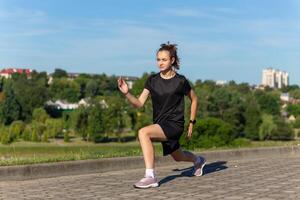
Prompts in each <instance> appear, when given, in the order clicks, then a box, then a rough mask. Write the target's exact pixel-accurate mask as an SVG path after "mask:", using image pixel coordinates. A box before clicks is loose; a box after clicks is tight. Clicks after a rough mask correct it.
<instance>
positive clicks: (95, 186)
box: [0, 155, 300, 200]
mask: <svg viewBox="0 0 300 200" xmlns="http://www.w3.org/2000/svg"><path fill="white" fill-rule="evenodd" d="M299 166H300V155H285V156H281V157H279V156H274V157H270V156H268V157H265V158H261V157H260V158H255V157H247V158H241V159H239V160H236V159H234V160H230V159H228V160H221V161H220V160H208V164H207V167H206V168H205V170H204V172H205V173H204V176H202V177H192V176H191V172H192V171H191V170H192V169H191V164H189V163H183V162H181V163H176V162H174V164H173V165H168V166H164V167H159V168H157V169H156V174H157V177H158V178H159V180H160V183H161V185H160V187H158V188H151V189H146V190H142V189H135V188H133V184H134V183H135V182H136V181H138V180H139V179H140V178H142V176H143V174H144V169H131V170H123V171H112V172H106V173H95V174H87V175H72V176H62V177H55V178H43V179H35V180H26V181H6V182H0V200H2V199H5V200H11V199H18V200H19V199H20V200H23V199H24V200H25V199H30V200H35V199H89V200H93V199H101V200H115V199H118V200H119V199H132V200H135V199H141V198H143V199H168V200H172V199H184V200H189V199H205V200H218V199H229V200H235V199H243V200H250V199H261V200H262V199H264V200H277V199H280V200H282V199H284V200H289V199H300V167H299Z"/></svg>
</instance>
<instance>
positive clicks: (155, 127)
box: [118, 42, 206, 188]
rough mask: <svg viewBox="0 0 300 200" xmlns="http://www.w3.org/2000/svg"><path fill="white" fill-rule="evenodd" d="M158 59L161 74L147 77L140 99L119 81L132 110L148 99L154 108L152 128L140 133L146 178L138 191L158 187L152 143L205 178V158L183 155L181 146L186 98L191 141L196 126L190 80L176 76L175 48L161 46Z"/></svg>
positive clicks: (167, 45)
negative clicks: (158, 143)
mask: <svg viewBox="0 0 300 200" xmlns="http://www.w3.org/2000/svg"><path fill="white" fill-rule="evenodd" d="M156 57H157V66H158V68H159V72H158V73H156V74H152V75H150V76H149V77H148V79H147V81H146V83H145V86H144V90H143V91H142V93H141V94H140V96H139V97H138V98H136V97H135V96H133V95H132V94H130V93H129V90H128V86H127V84H126V82H125V81H124V80H123V79H122V78H121V77H120V78H119V79H118V87H119V89H120V91H121V92H122V93H123V94H124V95H125V96H126V98H127V99H128V100H129V102H130V103H131V104H132V105H133V106H135V107H136V108H140V107H142V106H143V105H144V104H145V102H146V100H147V98H148V96H149V95H151V99H152V104H153V124H151V125H149V126H146V127H143V128H141V129H140V130H139V131H138V137H139V141H140V145H141V148H142V151H143V156H144V161H145V165H146V172H145V176H144V178H142V179H141V180H140V181H139V182H137V183H135V184H134V187H136V188H149V187H157V186H158V185H159V184H158V181H157V179H156V177H155V173H154V149H153V145H152V142H153V141H161V143H162V146H163V155H164V156H166V155H168V154H171V156H172V157H173V159H174V160H175V161H187V162H192V163H194V172H193V173H194V175H195V176H201V175H202V173H203V167H204V165H205V163H206V161H205V159H204V158H203V157H201V156H196V155H194V154H193V153H191V152H188V151H183V150H182V149H181V148H180V145H179V138H180V136H181V135H182V133H183V131H184V96H185V95H187V96H188V97H189V99H190V100H191V114H190V123H189V127H188V134H187V136H188V138H191V137H192V131H193V125H194V124H195V122H196V120H195V117H196V112H197V96H196V94H195V92H194V90H193V89H192V88H191V86H190V84H189V82H188V80H187V79H186V78H185V77H184V76H183V75H180V74H178V73H177V72H176V70H178V69H179V58H178V56H177V48H176V44H169V42H168V43H167V44H162V45H161V47H160V48H159V49H158V51H157V53H156Z"/></svg>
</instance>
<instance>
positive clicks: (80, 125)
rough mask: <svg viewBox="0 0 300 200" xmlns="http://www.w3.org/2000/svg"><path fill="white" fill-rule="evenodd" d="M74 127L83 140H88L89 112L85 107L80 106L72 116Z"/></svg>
mask: <svg viewBox="0 0 300 200" xmlns="http://www.w3.org/2000/svg"><path fill="white" fill-rule="evenodd" d="M71 118H72V127H73V128H74V130H75V131H76V133H77V134H79V135H80V136H81V137H82V139H83V140H86V139H87V133H88V130H87V129H88V111H87V109H86V108H85V107H83V106H80V107H79V108H78V109H76V110H75V111H74V112H72V114H71Z"/></svg>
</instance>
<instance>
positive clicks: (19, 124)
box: [9, 121, 25, 140]
mask: <svg viewBox="0 0 300 200" xmlns="http://www.w3.org/2000/svg"><path fill="white" fill-rule="evenodd" d="M24 127H25V125H24V123H23V121H14V122H13V123H12V124H11V125H10V127H9V134H10V135H11V137H12V138H13V140H15V139H17V138H20V137H21V135H22V133H23V131H24Z"/></svg>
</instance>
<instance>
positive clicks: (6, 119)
mask: <svg viewBox="0 0 300 200" xmlns="http://www.w3.org/2000/svg"><path fill="white" fill-rule="evenodd" d="M4 95H5V99H4V101H3V102H1V104H0V117H1V121H2V122H3V123H4V124H6V125H8V124H10V123H12V122H13V121H15V120H18V119H20V116H21V106H20V103H19V101H18V100H17V98H16V95H15V93H14V91H13V89H12V84H11V82H8V83H7V84H6V85H5V87H4Z"/></svg>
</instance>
